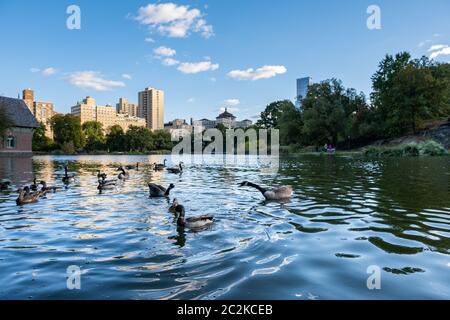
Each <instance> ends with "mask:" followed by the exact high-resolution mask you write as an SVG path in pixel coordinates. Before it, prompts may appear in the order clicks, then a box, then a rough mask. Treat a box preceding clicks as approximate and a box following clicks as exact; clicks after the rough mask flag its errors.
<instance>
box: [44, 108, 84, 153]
mask: <svg viewBox="0 0 450 320" xmlns="http://www.w3.org/2000/svg"><path fill="white" fill-rule="evenodd" d="M52 127H53V132H54V134H53V135H54V138H55V142H56V143H57V144H58V146H59V147H62V146H63V145H67V144H72V145H73V148H74V149H76V150H77V149H82V148H83V147H84V146H85V144H86V137H85V135H84V133H83V130H82V128H81V123H80V118H78V117H75V116H73V115H71V114H66V115H60V114H58V115H56V116H54V117H53V118H52Z"/></svg>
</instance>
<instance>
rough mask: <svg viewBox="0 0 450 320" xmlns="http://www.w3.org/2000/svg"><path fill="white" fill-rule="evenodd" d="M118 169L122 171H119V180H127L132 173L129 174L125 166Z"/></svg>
mask: <svg viewBox="0 0 450 320" xmlns="http://www.w3.org/2000/svg"><path fill="white" fill-rule="evenodd" d="M117 171H122V172H121V173H119V175H118V176H117V178H118V179H119V180H126V179H128V178H129V177H130V175H129V174H128V172H126V171H125V169H124V168H123V167H119V169H117Z"/></svg>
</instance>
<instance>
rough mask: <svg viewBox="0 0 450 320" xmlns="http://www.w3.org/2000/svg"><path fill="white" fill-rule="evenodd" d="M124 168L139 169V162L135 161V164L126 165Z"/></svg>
mask: <svg viewBox="0 0 450 320" xmlns="http://www.w3.org/2000/svg"><path fill="white" fill-rule="evenodd" d="M125 169H127V170H135V169H136V171H139V162H138V163H136V165H135V166H131V165H129V166H126V167H125Z"/></svg>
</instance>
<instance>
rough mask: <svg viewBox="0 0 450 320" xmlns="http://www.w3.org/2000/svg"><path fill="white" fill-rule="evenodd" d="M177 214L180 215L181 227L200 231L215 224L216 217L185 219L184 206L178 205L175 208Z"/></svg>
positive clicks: (178, 221) (178, 220)
mask: <svg viewBox="0 0 450 320" xmlns="http://www.w3.org/2000/svg"><path fill="white" fill-rule="evenodd" d="M175 212H176V213H177V214H178V219H177V225H178V226H179V227H184V228H189V229H200V228H205V227H207V226H209V225H211V224H212V223H213V222H214V217H213V216H211V215H204V216H198V217H191V218H185V209H184V207H183V206H182V205H178V206H177V207H176V208H175Z"/></svg>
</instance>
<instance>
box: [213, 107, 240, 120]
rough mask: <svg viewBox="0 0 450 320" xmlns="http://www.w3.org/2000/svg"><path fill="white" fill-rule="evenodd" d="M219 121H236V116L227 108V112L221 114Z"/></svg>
mask: <svg viewBox="0 0 450 320" xmlns="http://www.w3.org/2000/svg"><path fill="white" fill-rule="evenodd" d="M217 119H236V117H235V116H233V115H232V114H231V113H229V112H228V109H227V108H225V112H223V113H221V114H219V116H218V117H217Z"/></svg>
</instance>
